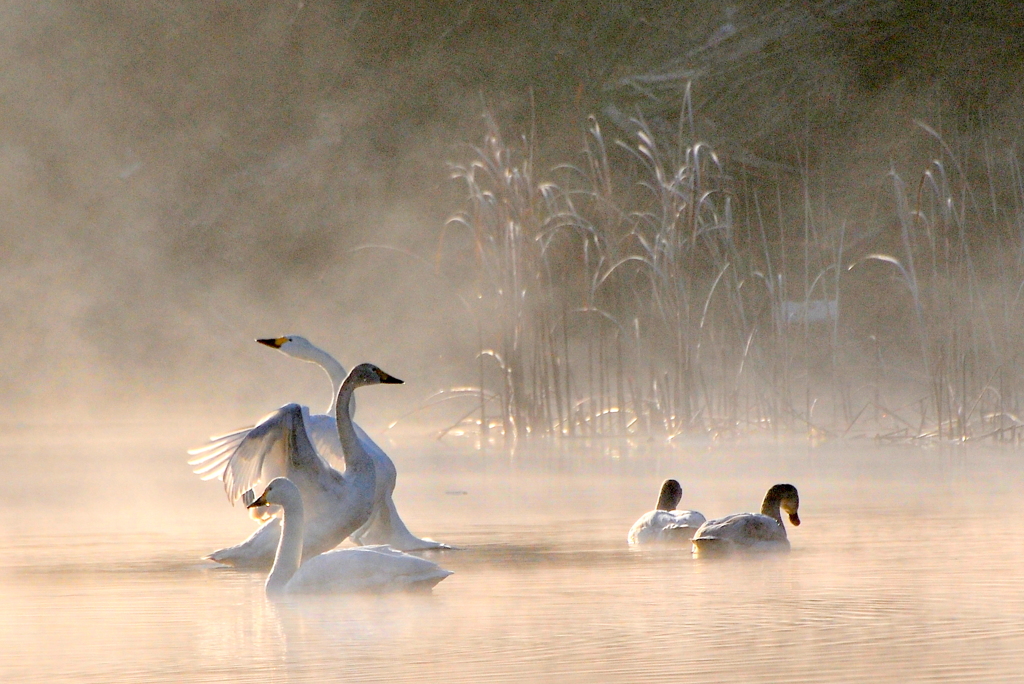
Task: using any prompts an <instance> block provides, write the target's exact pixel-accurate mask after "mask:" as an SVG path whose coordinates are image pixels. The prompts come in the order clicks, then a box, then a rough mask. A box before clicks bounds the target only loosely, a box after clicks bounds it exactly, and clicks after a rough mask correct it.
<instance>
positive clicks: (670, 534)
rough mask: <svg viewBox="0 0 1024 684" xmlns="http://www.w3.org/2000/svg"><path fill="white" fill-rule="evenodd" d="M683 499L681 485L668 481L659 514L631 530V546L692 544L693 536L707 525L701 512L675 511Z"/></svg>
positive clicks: (642, 518)
mask: <svg viewBox="0 0 1024 684" xmlns="http://www.w3.org/2000/svg"><path fill="white" fill-rule="evenodd" d="M682 496H683V489H682V487H680V486H679V483H678V482H676V481H675V480H665V482H664V483H662V485H661V493H660V494H659V495H658V505H657V507H656V508H655V510H653V511H648V512H647V513H644V514H643V515H641V516H640V518H639V519H638V520H637V521H636V522H635V523H633V527H631V528H630V530H629V535H628V536H627V540H628V541H629V543H630V544H655V543H665V542H669V543H671V542H676V543H680V542H681V543H689V542H690V539H691V538H692V537H693V533H694V532H696V531H697V528H698V527H700V526H701V525H703V524H704V516H703V515H701V514H700V513H698V512H697V511H679V510H675V507H676V506H678V505H679V501H680V499H681V498H682Z"/></svg>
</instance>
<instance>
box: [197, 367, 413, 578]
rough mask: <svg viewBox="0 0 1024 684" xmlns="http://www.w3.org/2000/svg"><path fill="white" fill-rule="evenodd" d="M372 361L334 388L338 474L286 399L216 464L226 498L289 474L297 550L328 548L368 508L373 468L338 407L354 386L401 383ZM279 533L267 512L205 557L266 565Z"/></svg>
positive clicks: (308, 551) (362, 519)
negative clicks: (246, 533)
mask: <svg viewBox="0 0 1024 684" xmlns="http://www.w3.org/2000/svg"><path fill="white" fill-rule="evenodd" d="M401 382H402V381H401V380H399V379H398V378H395V377H392V376H390V375H388V374H387V373H385V372H384V371H382V370H381V369H380V368H377V367H376V366H374V365H373V364H372V363H363V364H360V365H358V366H356V367H355V368H353V369H352V372H351V373H349V374H348V376H347V377H346V378H345V380H344V381H343V382H342V383H341V389H339V390H338V399H337V402H336V407H337V409H336V411H335V418H336V420H335V425H336V429H337V433H338V439H339V441H340V443H341V445H342V452H343V454H344V458H345V473H344V474H342V473H340V472H338V471H337V470H335V469H334V468H332V467H331V466H330V465H328V464H327V462H326V461H324V459H322V458H321V457H320V456H319V455H318V454H317V452H316V450H315V449H314V448H313V445H312V443H311V442H310V440H309V436H308V430H307V427H306V424H305V420H306V415H308V414H307V413H306V412H304V411H303V408H302V407H301V406H299V405H297V404H287V405H285V406H282V407H281V408H280V409H278V410H277V411H276V412H274V413H273V414H271V415H270V416H269V417H268V418H266V419H264V420H263V421H262V422H261V423H260V424H259V425H257V426H256V427H254V428H252V430H250V431H249V433H248V434H247V435H246V437H245V439H243V440H242V442H241V443H240V444H239V445H238V447H237V448H236V449H234V451H233V452H232V453H231V454H230V456H229V457H228V458H226V460H224V461H223V463H222V464H221V465H219V466H217V467H218V468H220V469H221V470H222V472H221V477H222V479H223V480H224V490H225V491H226V492H227V495H228V498H229V499H230V500H231V501H234V500H236V499H238V498H239V497H240V496H241V495H242V494H243V493H244V492H246V491H249V490H252V489H253V487H256V486H258V485H260V484H261V483H263V482H268V481H270V480H272V479H274V478H276V477H288V478H289V479H290V480H292V482H293V483H294V484H295V485H296V486H297V487H298V488H299V489H300V490H301V491H302V493H303V497H304V498H305V504H306V508H307V511H308V518H307V519H306V521H305V527H304V534H303V553H304V554H305V556H307V557H310V556H315V555H317V554H320V553H323V552H324V551H327V550H328V549H332V548H334V547H335V546H337V545H338V544H340V543H341V542H342V541H344V540H345V538H346V537H348V536H349V535H350V534H352V533H353V532H355V531H356V530H357V529H359V528H360V527H361V526H362V525H363V524H365V523H366V521H367V520H368V519H369V517H370V513H371V511H372V510H373V501H374V493H375V486H376V480H377V477H376V472H375V471H376V469H375V466H374V463H373V459H372V458H370V455H369V453H367V451H366V449H365V448H364V447H363V445H362V443H361V442H360V441H359V439H358V437H357V434H356V430H355V425H353V423H352V417H351V416H350V415H349V413H348V411H347V410H344V409H342V408H341V407H343V406H346V407H347V406H348V405H349V400H350V399H351V397H352V393H353V392H354V391H355V390H356V388H359V387H364V386H366V385H377V384H380V383H388V384H394V383H401ZM280 537H281V521H280V519H279V518H276V517H275V518H273V519H271V520H270V521H269V522H267V523H265V524H264V525H263V526H262V527H260V528H259V529H258V530H256V532H255V533H253V535H252V536H250V537H249V538H248V539H246V540H245V541H244V542H242V543H241V544H238V545H237V546H232V547H229V548H226V549H220V550H219V551H215V552H213V553H212V554H210V555H209V556H208V557H209V558H210V560H213V561H216V562H218V563H223V564H224V565H232V566H235V567H269V566H270V565H271V564H272V563H273V560H274V554H275V553H276V550H277V547H278V540H279V539H280Z"/></svg>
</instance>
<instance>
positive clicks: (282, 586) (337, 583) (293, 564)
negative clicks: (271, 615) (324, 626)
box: [249, 477, 452, 597]
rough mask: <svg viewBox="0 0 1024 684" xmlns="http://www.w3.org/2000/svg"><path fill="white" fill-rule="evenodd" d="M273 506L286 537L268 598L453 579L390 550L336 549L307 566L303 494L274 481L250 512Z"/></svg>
mask: <svg viewBox="0 0 1024 684" xmlns="http://www.w3.org/2000/svg"><path fill="white" fill-rule="evenodd" d="M271 504H276V505H279V506H281V508H282V509H283V513H282V517H283V523H282V524H283V526H284V532H283V534H282V535H281V539H280V541H279V542H278V545H277V553H276V554H275V556H274V567H273V569H272V570H271V571H270V575H269V576H268V577H267V584H266V588H267V596H270V597H277V596H281V595H283V594H314V593H340V592H354V591H396V590H402V589H430V588H431V587H433V586H434V585H435V584H437V583H438V582H440V581H441V580H443V579H444V578H445V577H447V576H448V575H450V574H452V573H451V572H450V571H449V570H445V569H444V568H441V567H439V566H438V565H437V564H436V563H432V562H430V561H428V560H426V559H424V558H418V557H416V556H410V555H408V554H405V553H402V552H401V551H395V550H394V549H392V548H390V547H388V546H360V547H356V548H351V549H336V550H334V551H328V552H326V553H322V554H320V555H317V556H312V557H310V558H307V560H306V561H305V562H303V561H302V558H303V556H304V555H305V554H303V543H302V541H303V536H304V535H303V525H304V524H305V512H304V509H303V504H302V494H301V493H300V491H299V488H298V487H296V486H295V484H293V483H292V481H291V480H289V479H287V478H284V477H278V478H275V479H274V480H272V481H271V482H270V484H268V485H267V488H266V490H265V491H264V492H263V494H262V495H261V496H260V497H259V498H258V499H256V500H255V501H253V502H252V503H251V504H249V508H254V507H258V506H267V505H271Z"/></svg>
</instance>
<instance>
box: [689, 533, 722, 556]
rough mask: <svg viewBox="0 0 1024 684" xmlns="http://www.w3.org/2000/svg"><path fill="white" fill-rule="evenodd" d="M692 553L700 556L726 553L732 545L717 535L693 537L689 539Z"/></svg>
mask: <svg viewBox="0 0 1024 684" xmlns="http://www.w3.org/2000/svg"><path fill="white" fill-rule="evenodd" d="M691 542H692V544H693V551H694V553H696V554H698V555H701V556H715V555H721V554H724V553H727V552H728V551H729V550H730V549H731V548H732V545H731V544H729V543H728V542H727V541H726V540H725V539H719V538H718V537H695V538H694V539H692V540H691Z"/></svg>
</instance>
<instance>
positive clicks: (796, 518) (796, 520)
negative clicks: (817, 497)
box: [789, 511, 800, 527]
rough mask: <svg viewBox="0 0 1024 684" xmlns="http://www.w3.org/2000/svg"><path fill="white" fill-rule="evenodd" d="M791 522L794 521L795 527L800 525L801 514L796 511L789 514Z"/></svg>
mask: <svg viewBox="0 0 1024 684" xmlns="http://www.w3.org/2000/svg"><path fill="white" fill-rule="evenodd" d="M789 522H791V523H793V526H794V527H798V526H799V525H800V516H799V515H797V514H796V511H793V512H792V513H790V514H789Z"/></svg>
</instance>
